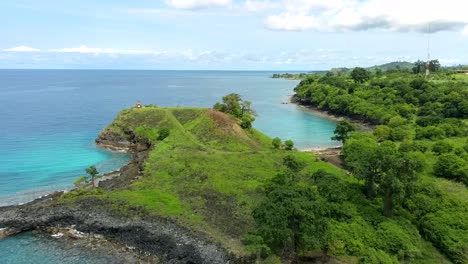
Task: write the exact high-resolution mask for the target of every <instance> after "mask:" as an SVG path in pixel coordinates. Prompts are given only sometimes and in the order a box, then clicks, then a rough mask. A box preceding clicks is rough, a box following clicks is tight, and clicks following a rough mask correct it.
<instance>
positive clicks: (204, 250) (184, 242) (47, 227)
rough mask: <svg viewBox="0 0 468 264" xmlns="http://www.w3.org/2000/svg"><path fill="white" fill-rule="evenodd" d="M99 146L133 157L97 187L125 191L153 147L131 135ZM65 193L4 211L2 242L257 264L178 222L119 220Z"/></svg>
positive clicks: (132, 215)
mask: <svg viewBox="0 0 468 264" xmlns="http://www.w3.org/2000/svg"><path fill="white" fill-rule="evenodd" d="M96 144H97V145H98V146H100V147H103V148H106V149H112V150H118V151H127V152H128V153H130V154H131V160H130V161H129V162H128V164H126V165H125V166H123V167H122V168H121V169H119V170H117V171H114V172H111V173H108V174H106V176H107V177H108V178H105V179H102V180H101V181H98V182H97V185H98V186H99V187H100V188H103V189H105V190H115V189H121V188H126V187H127V186H128V185H130V184H131V183H132V182H133V181H135V180H137V179H138V178H139V177H141V175H142V172H143V166H144V162H145V160H146V158H147V156H148V154H149V152H150V149H151V147H152V146H151V143H150V142H147V141H142V140H139V139H137V138H136V136H135V135H134V134H133V133H131V132H130V133H129V134H125V135H117V134H113V133H112V132H108V131H107V132H104V133H103V132H101V133H100V134H99V136H98V138H97V139H96ZM109 174H111V175H109ZM94 184H96V182H95V183H94ZM64 193H65V192H63V191H62V192H55V193H53V194H51V195H47V196H43V197H41V198H38V199H35V200H33V201H32V202H29V203H25V204H23V205H15V206H5V207H0V239H2V238H5V237H7V236H14V235H16V234H19V233H23V232H27V231H33V232H38V233H43V234H47V235H50V236H51V237H52V238H54V239H62V240H63V241H64V243H71V244H72V245H77V246H81V247H82V248H84V249H86V248H87V249H91V250H97V252H102V253H103V254H108V255H115V254H116V252H117V253H118V256H120V257H121V258H123V259H133V260H135V261H132V262H129V263H177V264H182V263H213V264H215V263H233V264H237V263H242V264H243V263H253V262H254V261H253V259H252V258H251V257H250V256H243V255H236V254H235V253H233V252H230V251H229V250H228V249H226V248H225V247H223V246H222V245H221V244H220V243H219V242H217V241H215V240H213V239H211V238H210V237H208V236H207V235H206V234H204V233H202V232H201V231H196V230H193V229H191V228H189V227H186V226H183V225H181V224H180V223H177V222H176V221H175V220H172V219H168V218H164V217H159V216H156V215H148V214H146V213H145V212H144V211H143V210H142V209H141V208H129V209H128V210H129V211H128V214H121V213H120V212H119V211H117V210H116V209H115V208H113V207H114V206H115V205H113V204H110V203H109V202H106V201H103V200H100V199H99V198H97V197H85V198H83V199H77V200H74V201H73V202H71V203H70V202H68V201H67V199H66V198H63V196H62V195H63V194H64ZM71 193H72V192H71ZM62 198H63V199H65V200H63V199H62Z"/></svg>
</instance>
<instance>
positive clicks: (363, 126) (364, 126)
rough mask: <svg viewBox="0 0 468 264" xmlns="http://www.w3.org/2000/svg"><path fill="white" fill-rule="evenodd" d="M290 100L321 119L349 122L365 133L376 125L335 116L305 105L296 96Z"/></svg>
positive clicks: (291, 96) (290, 97) (292, 96)
mask: <svg viewBox="0 0 468 264" xmlns="http://www.w3.org/2000/svg"><path fill="white" fill-rule="evenodd" d="M288 100H289V103H291V104H295V105H297V106H299V107H301V108H304V109H306V110H307V111H310V112H311V113H314V114H315V115H318V116H321V117H324V118H328V119H330V120H334V121H341V120H343V119H344V120H348V121H350V122H352V123H353V124H355V125H357V126H358V128H359V129H360V130H363V131H371V130H373V129H374V127H375V125H373V124H370V123H366V122H363V121H362V120H358V119H355V118H351V117H348V116H344V115H335V114H332V113H330V112H329V111H327V110H323V109H319V108H318V107H316V106H314V105H311V104H303V103H301V102H300V101H299V100H297V99H296V95H295V94H293V95H290V96H289V98H288Z"/></svg>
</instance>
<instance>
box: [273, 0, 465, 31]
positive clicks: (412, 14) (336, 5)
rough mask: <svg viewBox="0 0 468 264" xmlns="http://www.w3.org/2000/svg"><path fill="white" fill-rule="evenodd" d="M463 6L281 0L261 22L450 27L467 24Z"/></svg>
mask: <svg viewBox="0 0 468 264" xmlns="http://www.w3.org/2000/svg"><path fill="white" fill-rule="evenodd" d="M466 10H468V2H467V1H461V0H445V1H427V0H412V1H407V0H393V1H388V0H365V1H357V0H284V5H283V8H282V11H280V12H279V14H276V15H271V16H268V17H267V18H266V19H265V25H266V27H267V28H270V29H274V30H316V31H332V32H334V31H362V30H371V29H380V30H391V31H402V32H403V31H416V32H428V31H430V32H438V31H454V30H461V29H462V28H463V27H464V26H468V15H467V14H466ZM312 21H313V22H314V23H312ZM465 30H467V29H466V28H465ZM467 31H468V30H467Z"/></svg>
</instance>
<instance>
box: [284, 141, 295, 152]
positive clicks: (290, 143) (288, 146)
mask: <svg viewBox="0 0 468 264" xmlns="http://www.w3.org/2000/svg"><path fill="white" fill-rule="evenodd" d="M293 147H294V142H293V141H292V140H290V139H288V140H286V141H284V149H285V150H292V149H293Z"/></svg>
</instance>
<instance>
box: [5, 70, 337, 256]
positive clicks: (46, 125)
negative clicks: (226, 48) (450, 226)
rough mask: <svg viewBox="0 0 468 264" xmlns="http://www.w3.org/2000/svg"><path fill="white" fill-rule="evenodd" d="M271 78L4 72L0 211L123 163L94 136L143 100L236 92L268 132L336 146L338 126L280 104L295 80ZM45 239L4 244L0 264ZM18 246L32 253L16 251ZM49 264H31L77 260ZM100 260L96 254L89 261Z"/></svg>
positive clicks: (173, 101) (207, 99)
mask: <svg viewBox="0 0 468 264" xmlns="http://www.w3.org/2000/svg"><path fill="white" fill-rule="evenodd" d="M271 74H273V72H240V71H139V70H128V71H125V70H0V206H2V205H7V204H15V203H23V202H26V201H29V200H31V199H33V198H35V197H38V196H40V195H43V194H46V193H48V192H50V191H53V190H62V189H67V188H70V187H71V186H72V182H73V181H74V179H76V178H77V177H78V176H80V175H82V174H84V169H85V168H86V167H88V166H90V165H96V166H97V168H98V170H99V171H100V172H107V171H111V170H115V169H117V168H119V167H121V166H122V165H123V164H125V163H126V162H127V161H128V156H127V155H126V154H124V153H118V152H110V151H106V150H103V149H100V148H98V147H96V146H95V145H94V139H95V138H96V136H97V134H98V133H99V131H100V130H101V129H102V128H104V127H105V126H106V125H107V124H108V123H110V122H111V121H112V119H113V118H114V117H115V116H116V114H117V112H118V111H120V110H121V109H123V108H127V107H131V106H134V105H135V103H136V102H137V101H138V100H140V101H141V102H142V104H144V105H145V104H156V105H160V106H200V107H211V106H212V105H213V104H214V103H215V102H217V101H219V100H220V99H221V97H222V96H224V95H226V94H228V93H238V94H240V95H241V96H242V97H243V99H245V100H249V101H251V102H252V107H253V108H254V109H255V110H256V111H257V113H258V117H257V120H256V121H255V123H254V127H256V128H257V129H259V130H261V131H262V132H264V133H266V134H267V135H269V136H271V137H276V136H278V137H280V138H282V139H292V140H293V141H294V142H295V144H296V147H297V148H300V149H306V148H315V147H325V146H333V145H336V143H334V142H332V141H331V140H330V137H331V135H332V133H333V130H334V128H335V125H336V123H335V121H332V120H329V119H326V118H323V117H320V116H317V115H315V114H313V113H311V112H309V111H307V110H305V109H303V108H301V107H298V106H296V105H293V104H282V102H287V101H288V96H289V95H291V94H292V93H293V88H294V87H295V86H296V85H297V83H298V82H297V81H291V80H279V79H272V78H269V77H270V76H271ZM0 228H1V227H0ZM8 241H11V242H8ZM21 241H23V242H24V243H21ZM41 241H42V240H41V239H38V238H35V237H33V236H31V235H24V236H21V237H19V238H14V239H10V240H6V241H1V242H0V252H2V257H3V259H2V260H1V263H24V262H23V261H27V260H28V258H27V257H26V258H22V259H23V261H20V260H19V259H17V258H15V257H14V256H13V255H12V256H11V257H12V258H8V257H7V256H6V257H5V255H4V253H3V252H4V251H3V249H4V247H9V248H10V249H11V248H13V249H11V250H10V251H9V252H12V254H14V252H21V254H22V255H25V256H27V255H28V254H30V252H35V251H37V250H42V249H40V247H43V245H42V244H44V243H43V242H41ZM36 245H37V247H38V248H35V247H36ZM15 247H18V248H23V249H24V248H27V249H26V250H24V251H16V250H14V248H15ZM51 248H54V247H51ZM52 251H54V252H52V253H51V254H56V255H60V256H64V254H65V255H66V252H59V253H57V252H58V251H60V249H59V248H56V249H54V250H52ZM7 254H8V253H7ZM73 254H75V253H73ZM89 258H90V256H87V259H88V260H89ZM44 259H47V258H44ZM50 259H51V260H50V261H47V262H37V261H34V262H29V263H75V262H66V261H65V262H63V261H62V262H57V261H54V260H53V258H50ZM64 259H66V258H64ZM99 261H100V260H99V257H96V261H94V262H93V261H91V262H89V263H101V262H99ZM26 263H27V262H26Z"/></svg>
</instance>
